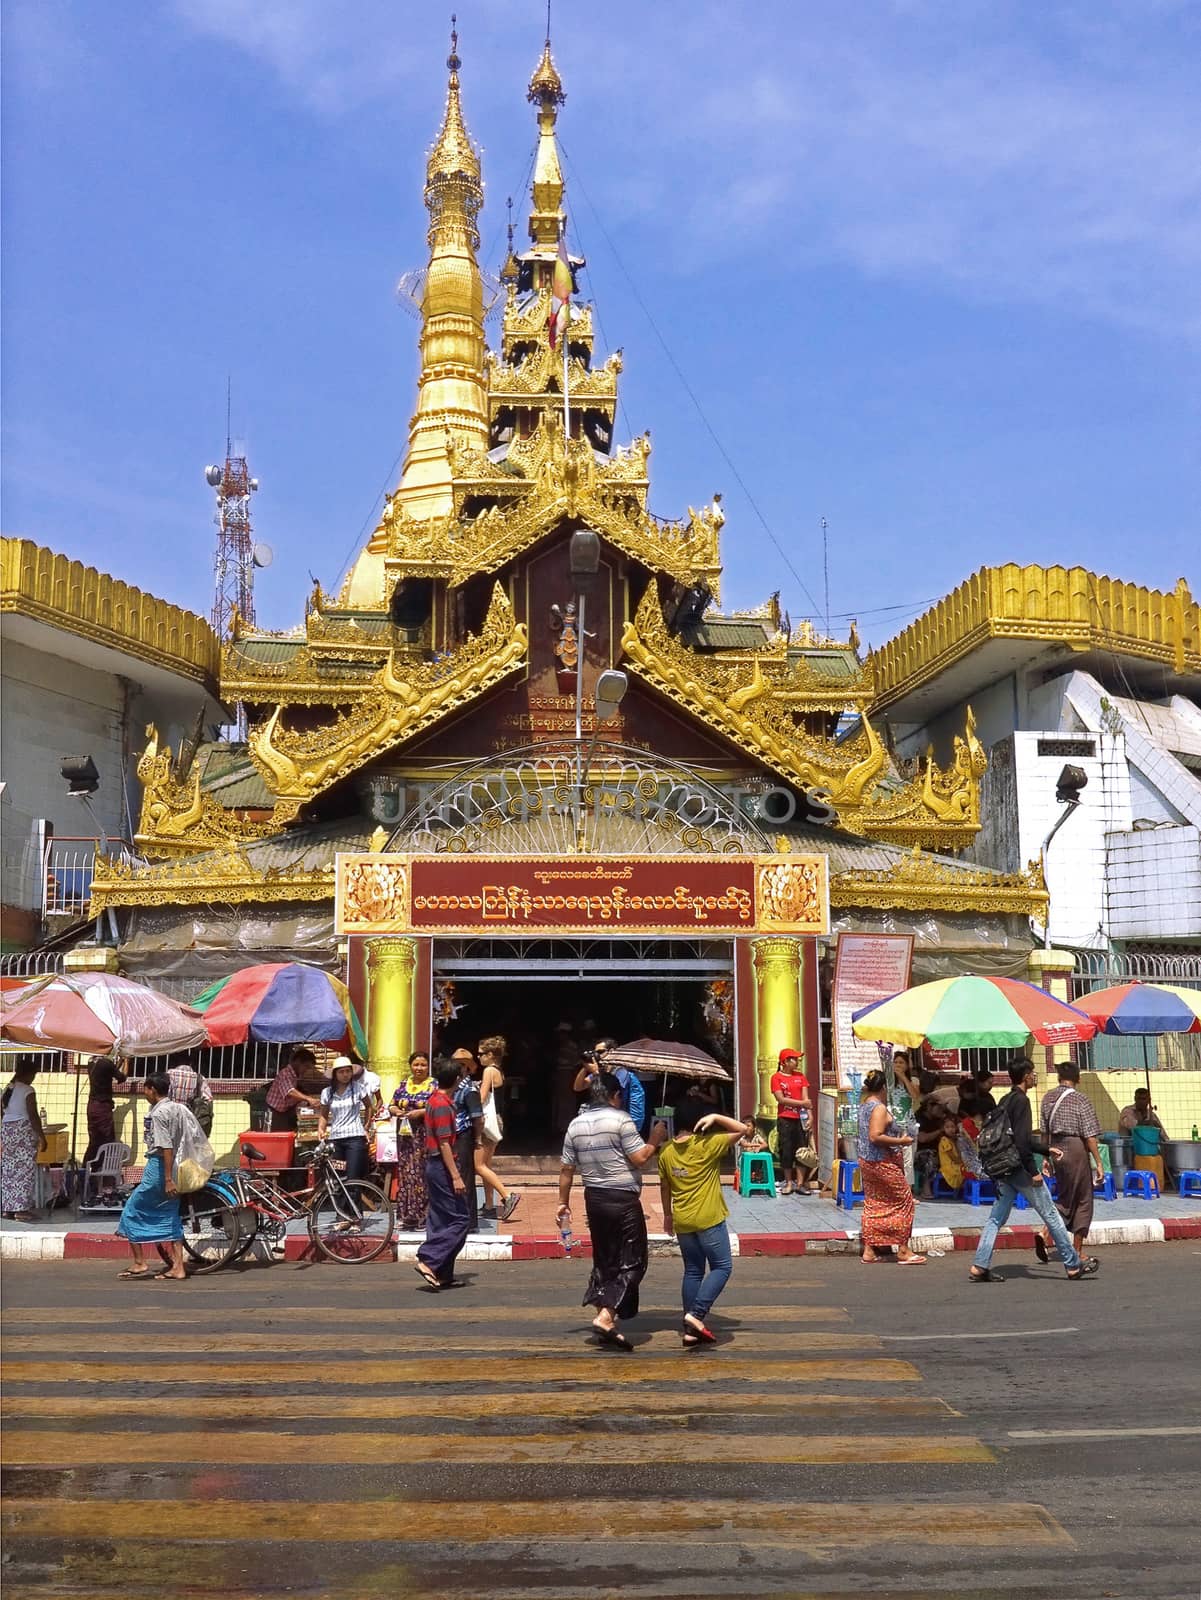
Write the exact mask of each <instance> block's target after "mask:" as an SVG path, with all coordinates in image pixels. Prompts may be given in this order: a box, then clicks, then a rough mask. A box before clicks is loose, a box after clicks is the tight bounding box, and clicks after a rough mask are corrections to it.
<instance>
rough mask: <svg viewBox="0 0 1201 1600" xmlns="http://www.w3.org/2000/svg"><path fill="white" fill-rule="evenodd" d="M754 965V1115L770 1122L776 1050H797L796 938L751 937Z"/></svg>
mask: <svg viewBox="0 0 1201 1600" xmlns="http://www.w3.org/2000/svg"><path fill="white" fill-rule="evenodd" d="M751 960H752V961H753V962H754V967H755V998H756V1007H755V1022H756V1030H755V1031H756V1039H757V1045H756V1049H755V1071H756V1075H757V1077H758V1080H759V1104H758V1105H757V1106H756V1108H755V1115H756V1116H757V1117H765V1118H767V1119H768V1120H769V1121H772V1122H774V1121H775V1117H776V1102H775V1099H774V1097H773V1095H772V1092H771V1076H772V1073H773V1072H775V1070H776V1065H777V1063H778V1061H779V1057H780V1051H781V1050H784V1049H789V1050H801V1049H802V1045H801V947H800V944H799V943H798V941H797V940H796V939H752V940H751Z"/></svg>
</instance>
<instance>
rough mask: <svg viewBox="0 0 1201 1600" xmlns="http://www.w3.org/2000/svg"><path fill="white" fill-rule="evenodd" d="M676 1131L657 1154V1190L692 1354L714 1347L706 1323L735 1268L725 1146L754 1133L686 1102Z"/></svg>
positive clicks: (744, 1125)
mask: <svg viewBox="0 0 1201 1600" xmlns="http://www.w3.org/2000/svg"><path fill="white" fill-rule="evenodd" d="M675 1129H676V1131H675V1137H674V1138H673V1139H671V1140H670V1141H669V1142H668V1143H667V1144H666V1145H664V1147H663V1149H662V1150H660V1152H659V1190H660V1194H661V1196H662V1199H663V1225H664V1227H665V1228H666V1229H667V1231H668V1233H674V1234H675V1236H676V1238H677V1240H678V1241H679V1245H680V1254H681V1256H682V1257H683V1258H684V1286H683V1288H684V1322H683V1327H682V1330H681V1331H682V1333H683V1336H684V1348H685V1349H686V1350H696V1349H698V1348H699V1347H700V1346H701V1345H704V1344H716V1343H717V1339H716V1337H715V1335H714V1334H712V1333H711V1332H710V1331H709V1329H708V1328H707V1327H706V1326H705V1318H706V1317H707V1316H708V1315H709V1312H710V1311H711V1310H712V1309H713V1302H714V1301H715V1300H716V1299H717V1297H718V1295H719V1294H720V1293H721V1292H722V1290H723V1289H724V1288H725V1286H726V1284H727V1283H728V1282H729V1281H730V1273H731V1272H732V1271H733V1267H734V1259H733V1256H732V1255H731V1253H730V1230H729V1229H728V1228H727V1227H726V1218H727V1216H728V1215H729V1211H728V1210H727V1208H726V1202H725V1197H724V1196H723V1194H722V1192H721V1163H722V1161H723V1160H724V1159H725V1156H726V1152H727V1151H728V1150H729V1148H730V1146H731V1145H733V1144H737V1143H738V1141H739V1139H742V1138H745V1137H746V1136H747V1135H748V1134H751V1133H754V1131H755V1125H754V1123H753V1122H735V1121H734V1119H733V1118H732V1117H723V1116H719V1115H718V1114H717V1112H715V1111H709V1112H706V1110H705V1108H704V1105H703V1104H701V1103H700V1102H696V1101H687V1100H686V1101H684V1103H683V1104H682V1105H681V1106H680V1107H679V1109H678V1110H677V1111H676V1114H675ZM706 1269H708V1271H707V1275H706Z"/></svg>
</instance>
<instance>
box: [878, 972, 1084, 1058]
mask: <svg viewBox="0 0 1201 1600" xmlns="http://www.w3.org/2000/svg"><path fill="white" fill-rule="evenodd" d="M851 1025H852V1031H853V1032H854V1034H855V1037H856V1038H857V1039H874V1040H876V1041H878V1042H879V1043H887V1044H899V1045H906V1046H908V1047H909V1048H911V1049H916V1048H917V1047H918V1046H919V1045H921V1044H922V1043H926V1044H928V1045H930V1047H931V1048H932V1049H934V1050H973V1049H975V1050H987V1049H1002V1050H1003V1049H1011V1050H1020V1049H1021V1048H1022V1047H1023V1045H1024V1044H1025V1043H1026V1040H1027V1039H1028V1038H1029V1036H1030V1035H1031V1034H1033V1035H1034V1037H1035V1039H1037V1040H1038V1042H1039V1043H1040V1044H1077V1043H1080V1042H1082V1041H1084V1040H1085V1039H1091V1038H1092V1036H1093V1035H1094V1034H1095V1033H1096V1031H1097V1024H1096V1023H1095V1022H1094V1021H1093V1020H1092V1018H1091V1017H1087V1016H1085V1015H1084V1013H1083V1012H1082V1011H1077V1010H1075V1009H1074V1008H1073V1007H1072V1006H1069V1005H1065V1004H1064V1003H1063V1001H1062V1000H1056V999H1055V997H1054V995H1050V994H1048V993H1047V992H1046V990H1045V989H1040V988H1038V987H1037V985H1035V984H1033V983H1023V982H1022V981H1021V979H1019V978H976V977H960V978H937V979H935V981H934V982H933V983H919V984H918V985H917V986H916V987H915V988H912V989H903V990H902V991H901V992H900V994H894V995H891V996H890V997H889V998H888V999H887V1000H877V1001H875V1002H874V1003H873V1004H872V1005H870V1006H864V1007H863V1008H862V1009H861V1010H859V1011H856V1012H853V1013H852V1017H851Z"/></svg>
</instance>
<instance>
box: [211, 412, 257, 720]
mask: <svg viewBox="0 0 1201 1600" xmlns="http://www.w3.org/2000/svg"><path fill="white" fill-rule="evenodd" d="M204 481H205V482H206V483H207V484H208V486H209V488H210V489H214V490H216V494H217V510H216V514H215V515H214V517H213V521H214V522H215V523H216V524H217V552H216V555H215V557H214V559H213V579H214V582H213V612H212V624H213V632H214V633H215V634H216V635H217V637H218V639H221V640H223V641H224V640H226V639H228V638H230V637H231V635H232V634H233V630H234V621H235V618H237V619H238V620H239V621H240V622H242V623H243V624H245V623H250V624H253V622H254V571H255V568H256V567H269V566H270V565H271V546H270V545H268V544H256V543H255V542H254V538H253V536H252V530H251V524H250V497H251V495H252V494H253V493H254V492H255V490H256V489H257V488H258V486H259V480H258V479H257V478H252V477H251V476H250V467H249V464H248V463H247V460H246V451H245V447H244V446H243V445H241V444H236V443H235V442H234V440H233V439H232V438H231V437H230V432H229V418H228V402H227V416H226V430H225V463H224V465H223V466H219V467H218V466H210V467H205V469H204ZM245 732H246V713H245V711H244V709H243V707H242V706H241V705H239V706H238V708H237V736H238V737H239V738H244V737H245Z"/></svg>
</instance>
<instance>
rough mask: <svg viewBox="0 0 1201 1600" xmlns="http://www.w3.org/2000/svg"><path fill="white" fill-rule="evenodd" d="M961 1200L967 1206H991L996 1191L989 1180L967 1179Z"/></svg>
mask: <svg viewBox="0 0 1201 1600" xmlns="http://www.w3.org/2000/svg"><path fill="white" fill-rule="evenodd" d="M963 1198H964V1199H965V1200H966V1201H967V1203H968V1205H969V1206H986V1205H991V1204H992V1202H993V1201H994V1200H995V1199H996V1198H997V1191H996V1188H995V1187H994V1185H993V1181H992V1179H991V1178H968V1179H967V1180H966V1182H965V1183H964V1185H963ZM1018 1199H1019V1200H1020V1199H1021V1195H1019V1196H1018Z"/></svg>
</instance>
